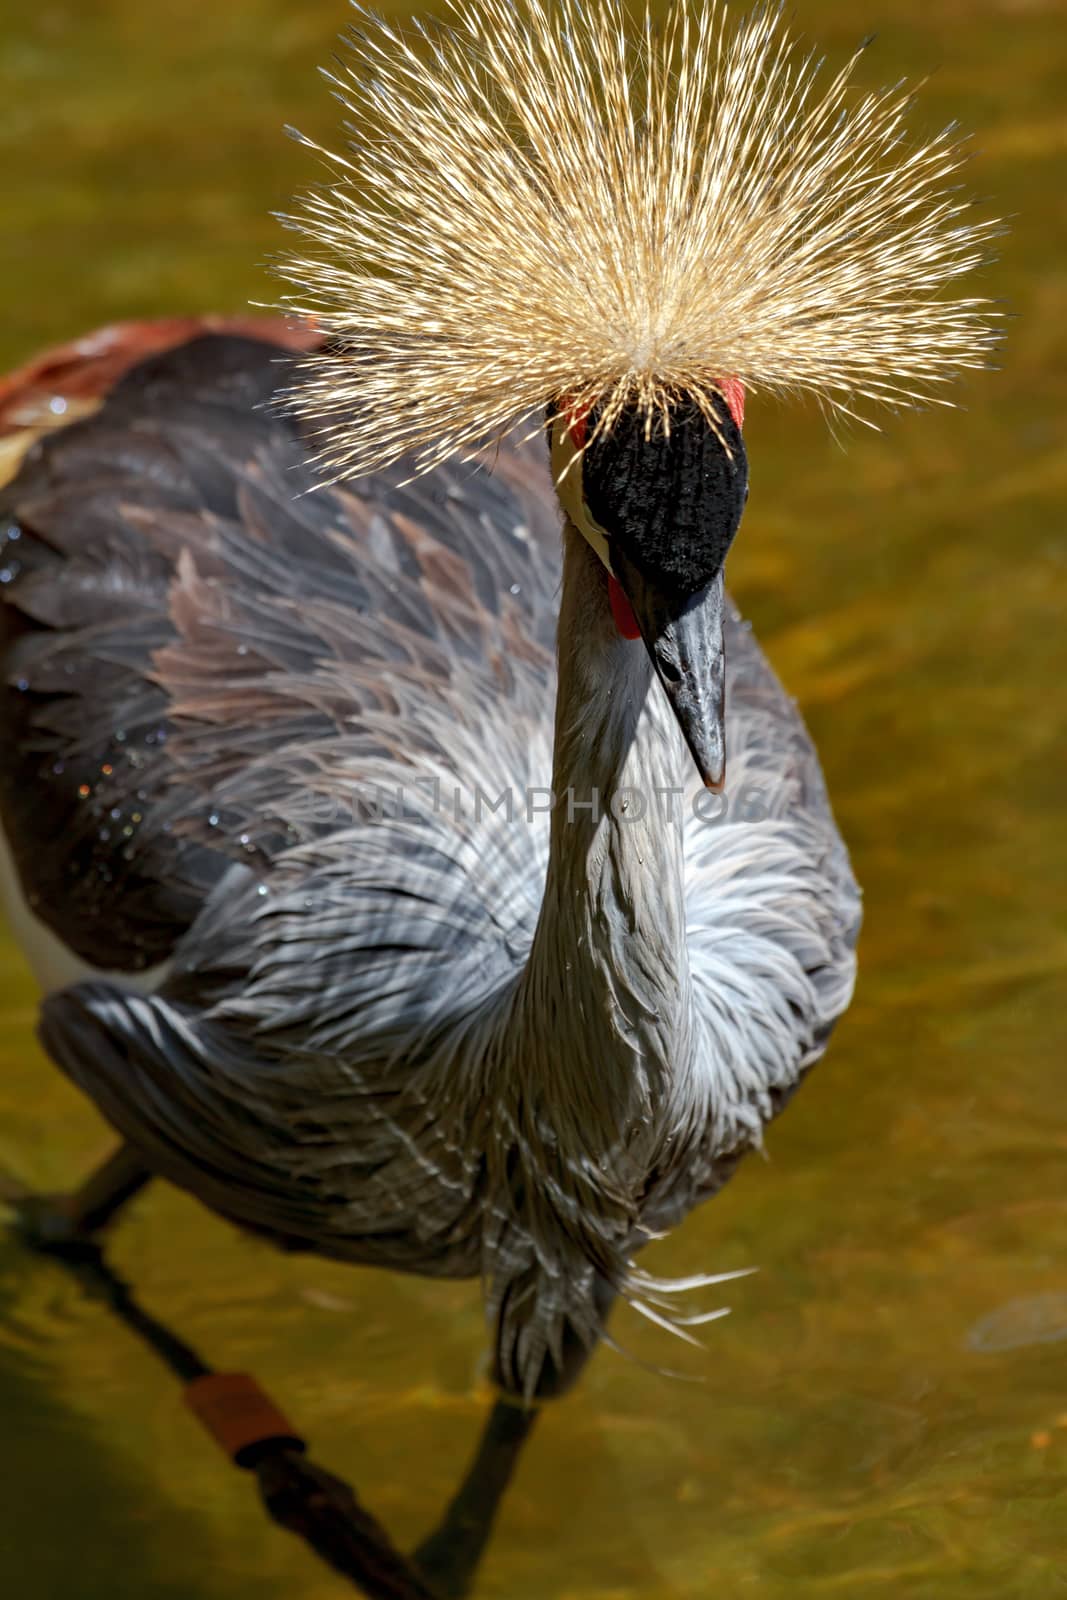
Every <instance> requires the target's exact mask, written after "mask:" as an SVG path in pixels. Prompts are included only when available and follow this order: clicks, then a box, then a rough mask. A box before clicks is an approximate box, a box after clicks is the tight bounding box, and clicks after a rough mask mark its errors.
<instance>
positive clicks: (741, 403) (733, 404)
mask: <svg viewBox="0 0 1067 1600" xmlns="http://www.w3.org/2000/svg"><path fill="white" fill-rule="evenodd" d="M719 388H720V389H721V390H722V397H723V399H724V400H725V401H726V404H727V405H728V406H729V407H730V415H731V416H732V417H733V419H734V421H735V422H736V423H737V426H738V427H739V428H742V427H744V424H745V387H744V384H743V383H742V382H741V380H740V379H739V378H720V380H719Z"/></svg>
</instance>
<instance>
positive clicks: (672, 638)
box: [612, 552, 726, 790]
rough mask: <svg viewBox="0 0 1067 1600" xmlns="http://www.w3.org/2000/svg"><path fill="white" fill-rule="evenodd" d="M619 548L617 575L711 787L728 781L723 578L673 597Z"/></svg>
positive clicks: (706, 783)
mask: <svg viewBox="0 0 1067 1600" xmlns="http://www.w3.org/2000/svg"><path fill="white" fill-rule="evenodd" d="M612 554H613V565H614V567H615V576H616V577H617V578H618V580H619V583H620V584H621V585H622V588H623V590H624V591H625V594H626V598H627V599H628V600H629V602H630V605H631V607H632V608H633V613H634V617H635V619H636V622H637V626H638V627H639V628H640V630H641V637H642V639H643V640H644V642H645V648H646V649H647V651H648V653H649V656H650V657H651V659H652V665H653V666H654V667H655V669H656V676H657V677H658V678H659V681H660V683H661V684H662V685H663V689H664V692H665V694H666V696H667V699H668V700H669V701H670V703H671V709H672V710H673V712H674V715H675V716H676V717H677V719H678V726H679V727H680V728H681V730H682V735H683V737H684V739H685V742H686V744H687V745H688V746H689V749H690V751H691V753H692V756H693V760H694V761H695V762H696V766H697V771H698V772H699V773H700V776H701V779H702V781H703V783H704V785H705V787H706V788H708V789H714V790H719V789H721V788H722V786H723V784H724V782H725V781H726V730H725V725H724V713H725V705H726V649H725V645H724V642H723V631H722V628H723V606H724V592H723V578H722V571H721V570H720V571H719V572H718V573H716V575H715V577H714V578H712V580H711V582H710V583H708V584H706V585H705V587H704V588H703V589H698V590H697V592H696V593H695V594H692V595H689V596H687V597H686V598H685V599H683V600H677V601H674V600H671V599H668V598H667V597H666V596H665V595H664V594H663V593H662V592H661V591H660V590H658V589H657V588H656V587H655V585H654V584H652V583H651V582H649V581H648V580H647V579H646V578H645V577H644V576H643V575H642V574H641V572H640V571H639V570H638V568H637V567H635V566H634V564H633V562H631V561H628V560H627V559H626V557H625V556H622V555H616V553H615V552H613V553H612Z"/></svg>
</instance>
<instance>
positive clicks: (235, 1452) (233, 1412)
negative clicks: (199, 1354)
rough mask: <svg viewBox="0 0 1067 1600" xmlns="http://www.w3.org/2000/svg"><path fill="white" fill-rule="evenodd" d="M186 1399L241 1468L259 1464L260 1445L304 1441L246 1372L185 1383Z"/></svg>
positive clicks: (211, 1375) (294, 1444)
mask: <svg viewBox="0 0 1067 1600" xmlns="http://www.w3.org/2000/svg"><path fill="white" fill-rule="evenodd" d="M185 1400H186V1404H187V1405H188V1406H189V1408H190V1410H191V1411H193V1412H194V1413H195V1415H196V1416H198V1417H199V1419H200V1421H201V1422H202V1423H203V1425H204V1427H205V1428H206V1429H207V1431H208V1433H210V1434H211V1436H212V1438H213V1439H214V1440H215V1441H216V1443H217V1444H219V1445H221V1446H222V1448H223V1450H225V1452H226V1454H227V1455H228V1456H229V1457H230V1458H231V1459H232V1460H233V1461H236V1463H237V1465H238V1466H239V1467H250V1466H253V1465H254V1464H255V1459H256V1456H257V1455H258V1453H259V1451H258V1449H257V1447H258V1446H261V1445H264V1444H267V1443H270V1444H284V1445H286V1446H288V1447H289V1448H291V1449H294V1450H303V1449H304V1448H305V1446H304V1441H303V1439H301V1437H300V1435H299V1434H298V1433H297V1432H296V1431H295V1430H294V1428H293V1426H292V1424H291V1423H290V1422H289V1420H288V1419H287V1418H286V1417H284V1416H283V1415H282V1413H281V1412H280V1411H279V1410H278V1408H277V1406H276V1405H275V1404H274V1402H273V1400H271V1399H270V1397H269V1396H268V1395H266V1394H264V1392H263V1390H262V1389H261V1388H260V1387H259V1384H258V1383H257V1382H256V1380H255V1378H252V1377H250V1376H249V1375H248V1373H246V1372H209V1373H207V1374H205V1375H204V1376H203V1377H200V1378H194V1379H193V1380H192V1382H191V1383H187V1384H186V1386H185Z"/></svg>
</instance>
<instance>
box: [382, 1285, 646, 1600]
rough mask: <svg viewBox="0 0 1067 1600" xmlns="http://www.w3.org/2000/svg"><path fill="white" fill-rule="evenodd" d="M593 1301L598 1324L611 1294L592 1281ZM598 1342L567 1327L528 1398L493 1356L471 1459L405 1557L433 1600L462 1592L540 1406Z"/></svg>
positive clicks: (555, 1395)
mask: <svg viewBox="0 0 1067 1600" xmlns="http://www.w3.org/2000/svg"><path fill="white" fill-rule="evenodd" d="M594 1292H595V1302H596V1308H597V1312H598V1315H599V1318H600V1325H601V1327H602V1328H603V1326H604V1323H605V1321H606V1320H607V1316H608V1312H609V1311H610V1309H611V1304H612V1300H613V1299H614V1291H613V1290H612V1289H611V1287H610V1286H609V1285H608V1284H607V1283H606V1282H605V1281H604V1280H603V1279H602V1278H598V1280H597V1283H596V1287H595V1291H594ZM597 1344H598V1341H596V1340H594V1342H593V1343H592V1344H587V1343H586V1342H585V1341H584V1340H582V1339H580V1338H578V1336H577V1335H576V1334H575V1333H574V1331H573V1329H572V1328H571V1327H570V1326H569V1325H568V1326H567V1327H566V1328H565V1330H564V1334H563V1338H562V1340H561V1344H560V1351H559V1357H558V1363H559V1364H558V1365H557V1364H556V1363H555V1362H552V1361H546V1363H545V1365H544V1367H543V1368H542V1370H541V1373H540V1375H539V1378H538V1381H537V1384H536V1386H535V1389H534V1396H533V1400H532V1402H529V1401H526V1400H524V1399H523V1398H522V1397H521V1394H522V1381H523V1380H522V1373H521V1372H519V1371H516V1370H515V1368H514V1367H511V1366H507V1365H505V1364H503V1363H502V1362H501V1361H500V1358H499V1354H498V1357H497V1361H496V1362H495V1364H494V1372H493V1376H494V1379H495V1381H496V1383H497V1384H499V1386H500V1389H501V1397H500V1399H498V1400H497V1402H496V1404H495V1405H494V1406H493V1409H492V1410H491V1411H490V1413H489V1418H488V1420H487V1422H486V1424H485V1427H484V1429H483V1430H482V1437H481V1439H480V1441H479V1444H478V1449H477V1450H476V1451H475V1455H474V1460H473V1461H472V1462H471V1464H470V1467H469V1468H468V1469H467V1475H466V1477H465V1478H464V1479H463V1482H462V1483H461V1484H460V1486H459V1490H458V1491H457V1493H456V1494H455V1495H454V1496H453V1498H452V1500H451V1501H450V1502H449V1506H448V1509H447V1511H446V1512H445V1514H444V1516H443V1517H442V1519H441V1521H440V1522H439V1523H438V1525H437V1527H436V1528H435V1529H434V1531H433V1532H432V1533H431V1534H430V1535H429V1536H428V1537H427V1538H425V1539H424V1540H423V1541H422V1543H421V1544H420V1545H419V1546H418V1548H417V1549H416V1550H415V1551H413V1553H412V1557H411V1559H412V1561H413V1562H414V1563H415V1565H416V1567H417V1568H418V1569H419V1571H420V1572H422V1573H424V1574H425V1575H426V1577H427V1578H428V1580H429V1582H430V1585H431V1587H432V1588H433V1590H434V1592H435V1593H436V1594H438V1595H439V1596H440V1597H441V1600H461V1597H462V1596H463V1595H466V1594H467V1593H468V1592H469V1590H470V1586H471V1582H472V1579H473V1578H474V1574H475V1571H476V1570H477V1567H478V1563H479V1561H480V1560H481V1558H482V1555H483V1554H484V1552H485V1547H486V1545H487V1544H488V1543H489V1536H490V1534H491V1533H492V1531H493V1523H494V1522H495V1520H496V1514H497V1511H498V1510H499V1509H500V1502H501V1501H502V1500H503V1498H504V1493H505V1491H506V1489H507V1487H508V1484H509V1483H510V1482H511V1479H512V1477H513V1476H514V1473H515V1468H516V1467H517V1465H518V1461H519V1456H520V1454H521V1453H522V1447H523V1445H524V1444H525V1443H526V1440H527V1439H528V1438H529V1436H530V1433H531V1430H532V1429H533V1425H534V1423H535V1422H536V1421H537V1418H538V1417H539V1415H540V1408H541V1405H542V1404H543V1403H544V1402H546V1401H551V1400H557V1399H559V1398H560V1397H561V1396H562V1395H564V1394H566V1393H567V1391H568V1390H569V1389H571V1388H572V1387H573V1385H574V1384H575V1383H576V1382H577V1380H578V1378H579V1377H580V1375H581V1373H582V1372H583V1370H584V1368H585V1364H586V1362H587V1361H588V1360H589V1358H590V1356H591V1355H592V1354H593V1351H594V1350H595V1349H596V1348H597Z"/></svg>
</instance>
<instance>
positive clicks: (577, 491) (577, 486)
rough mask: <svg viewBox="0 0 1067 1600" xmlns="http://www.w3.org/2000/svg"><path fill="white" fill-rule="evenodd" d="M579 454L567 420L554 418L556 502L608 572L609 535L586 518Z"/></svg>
mask: <svg viewBox="0 0 1067 1600" xmlns="http://www.w3.org/2000/svg"><path fill="white" fill-rule="evenodd" d="M578 454H579V452H578V448H577V446H576V445H575V443H574V440H573V439H572V438H571V434H570V429H569V428H568V427H567V424H566V421H565V420H564V418H563V417H561V416H558V417H555V418H554V419H553V422H552V435H551V461H552V478H553V481H554V483H555V485H556V494H557V495H558V496H559V503H560V505H561V506H562V507H563V510H564V512H565V514H566V516H567V517H568V519H569V520H570V521H571V522H572V523H573V524H574V526H575V527H576V528H577V529H578V532H579V533H580V534H581V536H582V538H583V539H584V540H585V542H586V544H587V545H589V547H590V549H591V550H593V551H595V552H596V554H597V555H598V556H599V557H600V560H601V561H602V562H603V563H604V566H605V567H606V568H607V570H608V571H609V572H611V571H612V566H611V552H610V550H609V547H608V536H607V534H606V533H605V532H604V530H603V528H601V527H600V526H599V524H597V523H596V522H594V521H593V518H592V517H591V516H590V515H589V507H588V506H587V505H586V503H585V501H584V500H583V499H582V467H581V462H580V461H578V459H577V457H578Z"/></svg>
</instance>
